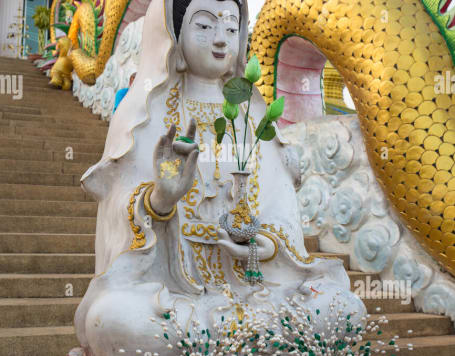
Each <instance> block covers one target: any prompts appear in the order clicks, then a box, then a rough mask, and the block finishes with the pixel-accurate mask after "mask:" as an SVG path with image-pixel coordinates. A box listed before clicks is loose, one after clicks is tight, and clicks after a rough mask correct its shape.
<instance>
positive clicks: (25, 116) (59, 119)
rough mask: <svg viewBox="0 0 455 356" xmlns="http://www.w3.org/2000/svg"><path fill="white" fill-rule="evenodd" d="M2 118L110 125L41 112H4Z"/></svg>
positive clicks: (47, 122)
mask: <svg viewBox="0 0 455 356" xmlns="http://www.w3.org/2000/svg"><path fill="white" fill-rule="evenodd" d="M2 120H14V121H16V122H21V121H22V122H23V123H31V122H36V123H40V124H42V123H46V124H63V125H72V124H77V125H85V126H89V127H92V126H99V127H106V128H107V127H108V125H107V124H106V122H105V121H102V120H94V119H92V118H77V117H72V116H71V117H68V116H57V115H41V114H24V113H15V112H4V113H2Z"/></svg>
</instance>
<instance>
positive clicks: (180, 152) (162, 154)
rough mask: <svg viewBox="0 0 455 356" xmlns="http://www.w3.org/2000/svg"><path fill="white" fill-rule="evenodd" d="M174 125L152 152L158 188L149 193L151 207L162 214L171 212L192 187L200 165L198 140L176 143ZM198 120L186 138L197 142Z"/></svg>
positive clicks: (190, 127) (192, 121) (189, 128)
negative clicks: (198, 163)
mask: <svg viewBox="0 0 455 356" xmlns="http://www.w3.org/2000/svg"><path fill="white" fill-rule="evenodd" d="M175 133H176V127H175V125H172V126H171V127H170V128H169V131H168V132H167V134H166V135H163V136H161V137H160V139H159V141H158V144H157V145H156V147H155V152H154V155H153V165H154V171H155V180H154V181H155V189H154V190H153V192H152V194H151V196H150V204H151V206H152V209H153V210H154V211H155V212H156V213H157V214H159V215H166V214H168V213H169V212H171V211H172V208H173V207H174V205H175V204H177V202H178V201H179V200H180V199H181V198H182V197H183V196H184V195H185V194H186V193H187V192H188V191H189V190H190V189H191V187H192V186H193V181H194V176H195V172H196V167H197V159H198V156H199V149H198V145H197V143H186V142H182V141H176V142H174V137H175ZM195 135H196V121H195V120H194V119H193V120H191V122H190V125H189V127H188V130H187V133H186V137H187V138H188V139H190V140H191V141H194V137H195Z"/></svg>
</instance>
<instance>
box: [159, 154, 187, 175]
mask: <svg viewBox="0 0 455 356" xmlns="http://www.w3.org/2000/svg"><path fill="white" fill-rule="evenodd" d="M181 163H182V160H181V159H179V158H177V159H176V160H175V161H164V162H161V163H160V178H165V179H172V178H174V177H175V176H177V175H178V174H179V167H180V164H181Z"/></svg>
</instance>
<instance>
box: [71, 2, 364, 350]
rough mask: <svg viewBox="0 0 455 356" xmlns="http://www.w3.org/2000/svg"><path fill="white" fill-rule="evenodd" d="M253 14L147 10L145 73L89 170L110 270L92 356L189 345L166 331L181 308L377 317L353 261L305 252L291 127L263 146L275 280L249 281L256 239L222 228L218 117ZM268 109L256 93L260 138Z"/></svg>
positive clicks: (173, 7)
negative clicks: (335, 308)
mask: <svg viewBox="0 0 455 356" xmlns="http://www.w3.org/2000/svg"><path fill="white" fill-rule="evenodd" d="M247 9H248V6H247V3H246V1H242V2H240V1H234V0H226V1H215V0H211V1H207V0H193V1H191V0H186V1H184V0H175V1H172V0H166V1H160V0H158V1H153V2H152V3H151V5H150V7H149V9H148V11H147V15H146V18H145V22H144V30H143V41H142V42H143V43H142V53H141V61H140V65H139V70H138V73H137V77H136V80H135V81H134V83H133V86H132V87H131V89H130V90H129V92H128V94H127V95H126V97H125V99H124V100H123V101H122V102H121V104H120V105H119V107H118V109H117V111H116V113H115V115H114V117H113V119H112V122H111V125H110V128H109V133H108V138H107V141H106V146H105V151H104V154H103V158H102V159H101V161H100V162H99V163H97V164H96V165H95V166H93V167H91V168H90V169H89V170H88V171H87V172H86V174H85V175H84V176H83V178H82V184H83V187H84V188H85V189H86V190H87V191H88V192H90V193H91V194H92V195H93V196H94V197H95V198H96V199H97V200H98V201H99V210H98V220H97V237H96V273H97V276H96V277H95V278H94V279H93V280H92V282H91V283H90V286H89V289H88V291H87V293H86V295H85V297H84V299H83V301H82V303H81V305H80V306H79V308H78V310H77V313H76V319H75V323H76V330H77V335H78V338H79V340H80V342H81V344H82V346H83V347H84V349H85V352H86V353H87V354H91V355H96V356H99V355H115V354H117V353H118V352H120V351H119V350H122V352H124V354H128V355H133V354H135V353H136V350H142V352H145V351H150V352H157V353H159V354H161V355H162V354H170V355H173V354H177V353H179V351H177V350H172V349H170V348H168V347H167V345H166V344H165V343H163V342H162V341H160V340H157V339H154V338H153V335H155V334H160V333H162V326H160V322H165V319H167V318H166V316H169V314H168V312H169V311H170V310H175V309H176V308H178V313H177V315H176V320H177V321H178V323H180V324H181V325H187V323H188V322H190V321H191V320H193V321H197V322H198V323H200V325H201V328H202V329H208V328H210V327H211V326H212V325H213V322H214V320H215V319H216V320H219V318H220V317H221V315H228V316H233V315H234V316H235V317H236V320H237V321H238V322H241V321H242V320H243V319H242V318H243V317H242V315H244V314H245V313H251V315H254V317H255V318H267V315H268V314H267V313H265V311H261V310H262V308H264V306H267V309H268V310H278V309H279V308H280V305H281V304H282V303H287V301H288V300H287V298H293V297H295V296H299V297H301V298H306V299H305V301H304V302H303V301H302V307H305V308H307V309H308V310H310V311H313V312H314V311H316V310H317V311H318V313H317V314H318V315H319V314H321V320H323V319H324V317H326V316H327V317H328V316H330V313H331V311H330V310H329V306H330V305H331V303H333V300H334V298H335V297H336V296H337V298H338V299H341V301H342V302H344V303H345V304H346V310H345V312H346V313H352V314H355V318H353V323H354V322H355V321H357V322H358V321H359V320H360V318H361V317H362V316H363V314H364V313H365V308H364V306H363V304H362V302H361V301H360V299H359V298H358V297H356V296H355V295H354V294H352V293H350V292H349V278H348V276H347V274H346V272H345V271H344V268H343V265H342V263H341V261H340V260H335V259H331V260H328V259H317V258H313V257H311V256H309V255H308V254H307V252H306V250H305V247H304V237H303V233H302V230H301V226H300V216H299V211H298V207H297V199H296V194H295V186H296V185H298V183H299V177H300V171H299V167H298V160H297V159H295V158H293V157H294V156H293V155H292V151H291V150H290V148H289V147H288V146H287V145H286V142H285V141H284V140H283V139H282V138H281V135H279V134H278V135H277V138H275V139H274V140H273V141H271V142H266V143H261V145H260V146H259V148H258V150H257V151H256V154H255V158H254V159H253V163H252V165H251V167H250V168H251V173H252V174H251V178H250V180H249V186H250V191H249V194H250V197H251V204H250V205H251V208H252V211H253V212H254V214H255V215H256V216H257V217H258V218H259V219H260V221H261V223H262V226H261V227H262V229H261V230H260V231H259V233H258V234H257V236H256V240H257V242H258V256H259V258H260V259H261V261H262V263H261V270H262V272H263V274H264V276H265V280H264V282H263V283H262V284H259V285H256V286H254V287H251V286H250V285H249V284H248V283H246V282H245V280H244V271H245V262H246V260H247V256H248V247H247V246H244V245H239V244H236V243H234V242H233V241H232V240H231V239H230V237H229V235H228V234H227V233H226V232H225V231H223V230H220V229H219V228H217V225H218V219H219V217H220V216H221V215H222V214H223V213H224V212H225V211H226V209H227V207H229V206H230V204H231V203H232V193H231V191H232V177H231V176H230V173H231V172H233V171H235V170H236V164H235V162H234V160H233V159H231V158H232V153H231V152H230V151H229V150H225V152H224V153H223V154H219V151H218V150H217V149H216V148H215V149H213V146H215V139H216V134H215V132H214V131H213V122H214V121H215V119H216V118H218V117H220V116H221V115H222V103H223V100H224V98H223V93H222V88H223V84H224V82H225V81H226V80H227V79H229V78H231V77H232V76H234V75H237V76H241V75H242V74H243V72H244V64H245V58H246V48H247V38H248V28H247V26H248V24H247V21H248V20H247V19H248V10H247ZM265 109H266V105H265V103H264V101H263V99H262V97H261V95H260V93H259V92H258V91H257V90H256V89H254V92H253V99H252V102H251V108H250V111H249V113H250V120H249V122H248V123H247V125H249V130H248V132H249V137H248V138H247V143H250V144H251V143H252V136H253V133H254V131H255V128H256V127H257V125H258V124H259V122H260V120H261V119H262V118H263V117H264V114H265ZM242 110H243V111H245V108H242ZM243 114H244V113H243ZM238 129H239V131H240V132H243V127H242V123H240V127H239V128H238ZM177 136H179V137H181V136H185V137H186V141H187V142H182V141H174V138H175V137H177ZM193 140H194V141H196V142H197V143H198V144H199V147H200V150H201V152H199V150H198V144H194V143H191V141H193ZM188 142H190V143H188ZM225 142H226V143H227V142H228V141H227V140H226V141H225ZM223 143H224V142H223ZM215 147H216V146H215ZM223 156H224V157H223ZM150 181H153V183H151V182H150ZM147 182H148V183H147ZM300 300H301V299H300ZM247 308H248V310H246V309H247ZM151 318H152V319H153V320H154V321H155V322H154V321H153V320H151ZM157 320H158V323H157V322H156V321H157ZM316 326H317V328H318V330H320V331H324V330H326V326H325V324H324V323H323V322H321V323H320V324H319V325H316ZM168 337H170V338H175V337H176V336H174V335H168ZM174 341H176V340H174Z"/></svg>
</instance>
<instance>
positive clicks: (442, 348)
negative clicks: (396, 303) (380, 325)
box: [362, 335, 455, 356]
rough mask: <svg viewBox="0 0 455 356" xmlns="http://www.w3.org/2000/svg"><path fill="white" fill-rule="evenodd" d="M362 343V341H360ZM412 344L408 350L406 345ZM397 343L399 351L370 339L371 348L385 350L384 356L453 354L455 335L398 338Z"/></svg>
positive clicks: (445, 355) (446, 355) (454, 351)
mask: <svg viewBox="0 0 455 356" xmlns="http://www.w3.org/2000/svg"><path fill="white" fill-rule="evenodd" d="M362 344H363V343H362ZM409 344H412V345H413V346H412V350H409V347H408V345H409ZM397 345H398V346H399V347H400V351H399V352H395V351H394V347H393V346H388V345H386V346H382V347H381V346H380V345H378V344H377V341H372V347H371V350H375V349H379V350H384V351H386V352H385V353H384V354H383V353H381V355H386V356H392V355H395V356H429V355H437V356H453V355H455V336H454V335H443V336H426V337H416V338H403V339H398V341H397Z"/></svg>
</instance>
